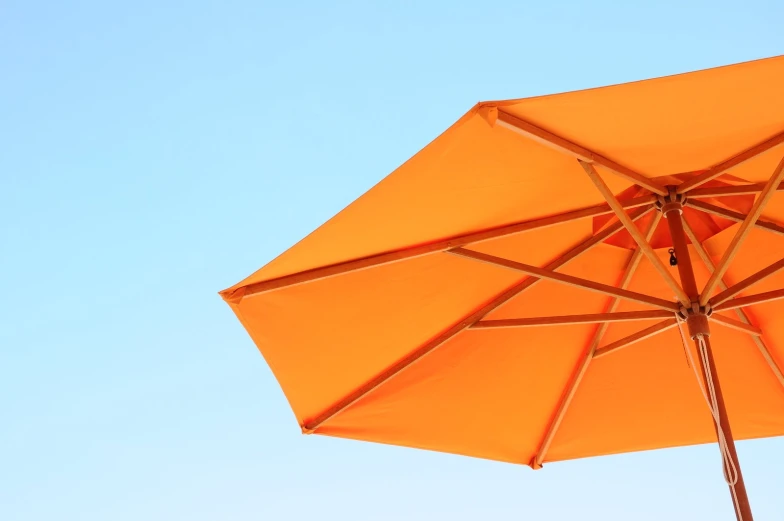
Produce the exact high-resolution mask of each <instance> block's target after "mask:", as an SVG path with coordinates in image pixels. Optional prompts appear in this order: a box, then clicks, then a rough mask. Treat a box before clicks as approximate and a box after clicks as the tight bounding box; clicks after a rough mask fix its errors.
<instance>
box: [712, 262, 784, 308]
mask: <svg viewBox="0 0 784 521" xmlns="http://www.w3.org/2000/svg"><path fill="white" fill-rule="evenodd" d="M782 269H784V259H781V260H778V261H776V262H774V263H773V264H771V265H770V266H768V267H766V268H763V269H761V270H759V271H758V272H757V273H754V274H753V275H749V276H748V277H746V278H745V279H743V280H742V281H740V282H738V283H737V284H733V285H732V286H730V287H729V288H726V289H725V290H724V291H722V292H720V293H718V294H717V295H716V296H715V297H713V298H712V299H710V305H711V306H717V305H719V304H721V303H722V302H725V301H727V300H729V299H731V298H732V297H734V296H735V295H737V294H738V293H740V292H742V291H744V290H746V289H748V288H749V287H751V286H753V285H754V284H757V283H758V282H761V281H763V280H765V279H766V278H768V277H770V276H771V275H774V274H776V273H778V272H779V271H781V270H782Z"/></svg>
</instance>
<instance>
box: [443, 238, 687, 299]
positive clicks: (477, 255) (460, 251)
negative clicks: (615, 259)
mask: <svg viewBox="0 0 784 521" xmlns="http://www.w3.org/2000/svg"><path fill="white" fill-rule="evenodd" d="M448 253H451V254H453V255H459V256H461V257H465V258H468V259H472V260H476V261H479V262H485V263H487V264H492V265H495V266H500V267H503V268H508V269H511V270H514V271H522V272H523V273H527V274H529V275H533V276H535V277H539V278H541V279H548V280H552V281H554V282H560V283H561V284H566V285H569V286H576V287H578V288H583V289H587V290H589V291H595V292H597V293H603V294H605V295H610V296H613V297H620V298H622V299H625V300H632V301H634V302H639V303H642V304H647V305H649V306H653V307H657V308H660V309H665V310H668V311H673V312H675V311H677V310H679V309H680V306H679V305H678V304H677V303H675V302H671V301H669V300H664V299H661V298H658V297H654V296H652V295H645V294H643V293H638V292H636V291H629V290H625V289H621V288H617V287H615V286H610V285H609V284H602V283H601V282H595V281H592V280H588V279H583V278H581V277H575V276H573V275H566V274H565V273H558V272H556V271H552V270H547V269H543V268H539V267H537V266H532V265H530V264H523V263H522V262H517V261H513V260H509V259H504V258H501V257H496V256H495V255H489V254H487V253H482V252H478V251H474V250H467V249H465V248H455V249H453V250H449V252H448Z"/></svg>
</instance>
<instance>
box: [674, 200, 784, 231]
mask: <svg viewBox="0 0 784 521" xmlns="http://www.w3.org/2000/svg"><path fill="white" fill-rule="evenodd" d="M686 206H688V207H691V208H695V209H697V210H700V211H703V212H705V213H709V214H713V215H718V216H719V217H724V218H725V219H729V220H731V221H735V222H743V221H744V220H745V219H746V216H747V214H744V213H740V212H736V211H734V210H729V209H727V208H722V207H721V206H716V205H715V204H710V203H706V202H704V201H695V200H693V199H687V200H686ZM754 226H755V227H757V228H760V229H762V230H767V231H769V232H773V233H775V234H778V235H784V226H782V225H780V224H777V223H772V222H769V221H762V220H760V219H757V221H756V222H755V223H754Z"/></svg>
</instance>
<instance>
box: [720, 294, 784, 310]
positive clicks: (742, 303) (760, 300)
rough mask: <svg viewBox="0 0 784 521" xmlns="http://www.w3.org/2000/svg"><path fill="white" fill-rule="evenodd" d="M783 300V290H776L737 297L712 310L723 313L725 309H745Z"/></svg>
mask: <svg viewBox="0 0 784 521" xmlns="http://www.w3.org/2000/svg"><path fill="white" fill-rule="evenodd" d="M783 298H784V289H776V290H773V291H765V292H763V293H755V294H754V295H749V296H747V297H738V298H733V299H730V300H727V301H726V302H722V303H721V304H719V305H717V306H716V307H715V308H713V310H714V311H724V310H725V309H735V308H745V307H748V306H753V305H755V304H764V303H765V302H772V301H774V300H781V299H783Z"/></svg>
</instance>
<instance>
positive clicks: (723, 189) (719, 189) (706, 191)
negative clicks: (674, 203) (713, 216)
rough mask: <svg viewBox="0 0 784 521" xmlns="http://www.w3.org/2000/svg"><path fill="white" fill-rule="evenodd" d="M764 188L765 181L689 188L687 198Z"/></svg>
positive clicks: (728, 194) (780, 188)
mask: <svg viewBox="0 0 784 521" xmlns="http://www.w3.org/2000/svg"><path fill="white" fill-rule="evenodd" d="M763 188H765V183H751V184H747V185H738V186H712V187H706V188H695V189H693V190H689V199H702V198H708V197H726V196H737V195H751V194H758V193H760V192H761V191H762V189H763ZM776 190H777V191H781V190H784V183H780V184H779V186H778V188H776Z"/></svg>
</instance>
